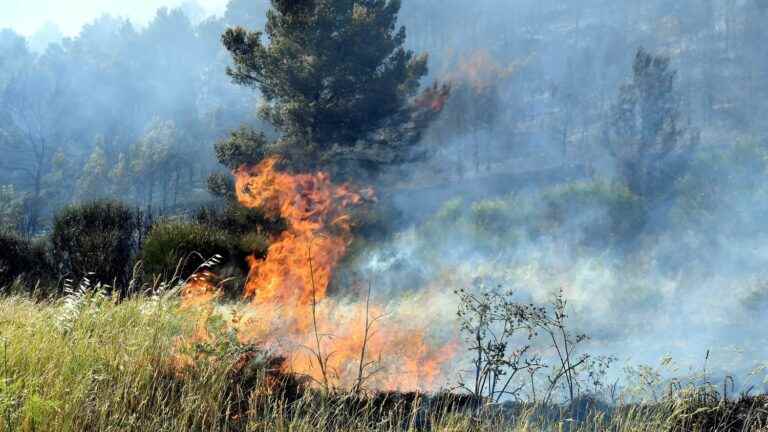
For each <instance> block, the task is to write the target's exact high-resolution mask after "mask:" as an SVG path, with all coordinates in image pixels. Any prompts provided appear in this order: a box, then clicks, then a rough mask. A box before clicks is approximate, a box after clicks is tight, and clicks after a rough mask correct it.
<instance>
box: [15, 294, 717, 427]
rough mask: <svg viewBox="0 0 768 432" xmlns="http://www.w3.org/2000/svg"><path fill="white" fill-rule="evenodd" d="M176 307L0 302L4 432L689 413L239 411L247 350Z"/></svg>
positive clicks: (280, 406)
mask: <svg viewBox="0 0 768 432" xmlns="http://www.w3.org/2000/svg"><path fill="white" fill-rule="evenodd" d="M177 298H178V295H177V294H176V293H174V292H170V293H168V294H166V295H162V296H152V297H149V296H144V297H136V298H132V299H129V300H125V301H117V300H116V299H114V298H111V297H109V296H104V295H99V294H75V295H70V296H68V297H66V298H64V299H61V300H55V301H50V302H34V301H32V300H29V299H27V298H25V297H20V296H9V297H1V298H0V431H17V430H19V431H190V430H191V431H307V432H309V431H317V430H332V431H333V430H335V431H393V430H434V431H457V432H458V431H519V432H522V431H531V432H533V431H582V432H586V431H617V432H622V431H627V432H630V431H632V432H634V431H643V432H651V431H664V430H673V428H672V425H673V424H675V419H677V420H678V421H677V424H678V425H679V424H680V422H679V418H680V416H681V415H685V414H684V413H686V412H688V411H690V410H689V409H688V408H689V407H688V406H687V405H685V404H686V402H681V401H680V400H678V401H670V402H667V403H661V404H658V405H655V406H653V407H647V406H646V407H640V406H635V407H630V406H628V407H618V408H617V409H616V410H615V411H614V412H613V413H593V414H592V415H590V416H588V420H585V421H582V422H578V423H577V422H574V421H572V420H570V419H569V415H568V414H567V413H555V414H554V415H553V414H552V412H553V408H552V407H549V408H547V409H545V408H544V407H530V406H518V407H517V408H515V409H508V410H500V409H498V407H490V408H484V409H480V410H479V411H475V412H470V411H465V412H453V413H452V412H447V411H441V410H434V411H433V410H429V409H427V410H425V409H418V408H414V409H412V410H410V411H409V410H404V411H400V412H397V413H396V414H394V415H393V414H388V415H381V412H380V407H376V406H366V407H365V408H364V409H362V410H360V409H358V410H356V411H354V412H353V411H352V410H350V409H349V406H350V405H349V404H348V403H347V402H348V400H347V402H345V398H346V397H347V396H344V395H333V397H330V396H329V395H326V394H323V393H321V392H310V393H308V394H307V395H306V396H305V397H303V398H301V399H299V400H298V401H293V402H291V403H290V405H289V402H288V401H286V400H285V399H282V398H280V397H275V396H264V395H260V396H258V397H254V396H252V397H251V398H250V399H249V400H246V403H245V409H244V410H241V411H238V409H237V408H235V406H234V404H233V397H234V394H233V392H232V384H233V383H232V382H231V381H232V378H231V368H232V365H233V364H234V362H235V361H236V359H237V358H238V356H239V355H240V354H241V353H242V352H238V351H237V350H238V347H237V345H236V344H231V345H226V344H224V345H222V346H199V344H198V345H196V344H194V343H191V342H190V341H192V340H193V339H192V337H193V334H194V331H195V328H194V327H195V322H196V321H195V319H194V317H193V316H190V314H191V313H193V312H190V311H185V310H183V309H182V308H181V307H180V304H179V301H178V300H177ZM214 330H215V329H214ZM222 338H223V339H225V338H226V336H225V335H222ZM184 341H186V343H185V342H184ZM201 352H203V353H205V355H200V353H201ZM182 354H187V355H189V356H190V357H189V358H192V359H196V360H194V367H185V366H183V365H182V364H183V362H180V360H179V359H180V358H181V357H182V356H181V355H182ZM211 359H216V360H215V361H212V360H211ZM547 413H548V414H547ZM683 430H690V431H698V430H702V429H697V428H696V427H695V426H692V427H691V428H689V429H683ZM702 432H703V430H702Z"/></svg>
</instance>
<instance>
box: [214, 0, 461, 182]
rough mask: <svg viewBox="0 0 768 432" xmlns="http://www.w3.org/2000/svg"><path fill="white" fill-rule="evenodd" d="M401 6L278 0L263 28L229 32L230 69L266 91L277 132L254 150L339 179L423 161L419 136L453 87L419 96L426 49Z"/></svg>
mask: <svg viewBox="0 0 768 432" xmlns="http://www.w3.org/2000/svg"><path fill="white" fill-rule="evenodd" d="M399 10H400V2H399V1H397V0H390V1H382V0H302V1H290V2H289V1H285V0H273V1H272V8H271V9H270V10H269V11H268V13H267V24H266V26H265V30H264V33H262V32H260V31H249V30H246V29H244V28H241V27H236V28H230V29H228V30H227V31H226V32H225V33H224V35H223V36H222V41H223V44H224V46H225V47H226V49H227V50H228V51H229V52H230V53H231V55H232V58H233V62H234V65H233V66H232V67H230V68H229V69H228V70H227V73H228V74H229V75H230V76H231V77H232V79H233V81H234V82H235V83H238V84H241V85H245V86H249V87H253V88H256V89H258V90H260V91H261V93H262V95H263V98H264V100H263V104H262V106H261V108H260V114H261V116H262V118H263V119H265V120H267V121H269V122H270V123H271V124H272V125H273V126H274V127H275V128H276V129H277V131H278V132H279V133H280V137H279V138H278V139H277V140H272V141H267V140H262V139H260V138H261V136H260V135H253V137H254V138H255V139H256V141H255V142H256V145H257V146H259V147H263V150H261V151H260V152H254V151H250V152H249V153H251V154H255V153H260V154H262V155H264V156H270V155H277V156H280V157H281V158H282V159H283V160H284V162H285V163H286V164H287V165H288V167H290V168H293V169H299V170H307V169H318V168H320V169H328V170H330V171H332V172H334V173H335V174H336V175H338V176H342V177H349V176H353V175H360V174H371V173H376V172H378V171H380V169H381V168H383V167H384V166H387V165H393V164H399V163H402V162H406V161H409V160H415V159H418V158H419V157H420V156H421V154H422V152H420V151H418V150H417V149H416V147H417V144H418V140H419V137H420V135H421V133H422V131H423V130H424V128H425V127H426V126H427V125H428V124H429V122H430V121H431V120H432V119H433V118H434V117H435V115H436V114H437V113H438V112H439V111H440V110H441V109H442V99H444V98H445V97H446V96H447V93H448V90H447V87H443V88H437V87H434V88H431V89H429V90H428V91H427V92H425V93H423V94H422V95H418V91H419V87H420V80H421V79H422V78H423V77H424V76H425V75H426V74H427V56H426V55H425V54H422V55H416V54H415V53H414V52H412V51H410V50H407V49H406V48H405V47H404V43H405V39H406V33H405V28H403V27H398V26H397V16H398V12H399ZM264 34H266V36H267V38H268V42H265V41H264V40H263V36H264ZM243 138H247V136H246V134H245V133H242V131H241V133H239V134H236V135H233V137H232V138H231V139H232V140H242V139H243ZM226 146H230V147H231V144H227V143H226V142H223V143H221V144H220V147H226ZM239 147H243V146H242V145H240V146H239ZM221 153H222V151H219V154H220V155H221ZM220 162H222V163H223V164H224V165H230V166H231V165H232V161H230V160H226V159H225V160H221V159H220ZM238 162H243V161H240V160H238ZM251 162H252V163H255V162H258V160H253V161H251Z"/></svg>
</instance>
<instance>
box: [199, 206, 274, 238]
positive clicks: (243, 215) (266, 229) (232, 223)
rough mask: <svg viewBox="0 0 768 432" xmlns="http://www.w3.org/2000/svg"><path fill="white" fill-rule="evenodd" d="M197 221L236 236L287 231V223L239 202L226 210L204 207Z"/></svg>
mask: <svg viewBox="0 0 768 432" xmlns="http://www.w3.org/2000/svg"><path fill="white" fill-rule="evenodd" d="M195 221H197V222H198V223H200V224H202V225H205V226H207V227H210V228H218V229H222V230H224V231H226V232H228V233H230V234H236V235H240V234H247V233H252V232H258V233H265V234H277V233H279V232H281V231H283V230H284V229H285V221H283V220H281V219H274V218H272V217H267V216H266V215H265V214H264V213H263V212H262V211H261V210H258V209H252V208H248V207H244V206H242V205H240V204H239V203H237V202H232V203H229V204H228V205H227V206H225V207H224V208H218V207H202V208H200V209H199V210H198V211H197V213H196V214H195Z"/></svg>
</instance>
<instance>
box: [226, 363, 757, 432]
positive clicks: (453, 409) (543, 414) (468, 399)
mask: <svg viewBox="0 0 768 432" xmlns="http://www.w3.org/2000/svg"><path fill="white" fill-rule="evenodd" d="M284 362H285V359H284V358H282V357H268V356H265V355H264V353H262V352H259V351H255V350H254V351H248V352H245V353H244V354H242V355H241V356H240V357H239V358H237V360H236V361H235V362H234V363H233V364H232V367H231V371H230V373H229V376H228V378H229V380H230V383H229V386H228V387H227V399H228V401H229V403H228V405H227V406H228V412H229V417H230V419H231V421H232V423H231V424H232V425H233V426H236V425H237V424H238V423H239V422H242V423H243V425H245V422H246V420H247V419H249V418H253V417H254V415H255V416H257V417H258V416H259V414H260V413H259V411H264V412H267V411H270V412H272V413H274V410H275V409H278V410H280V411H281V415H283V416H285V417H286V418H296V417H304V416H307V415H311V413H312V412H317V411H320V410H328V409H331V410H333V411H334V412H337V413H338V416H337V417H335V418H334V417H332V418H334V419H335V421H338V422H339V423H343V422H347V421H349V420H350V419H354V422H355V424H356V425H358V426H365V427H371V428H375V427H378V426H381V425H383V424H384V425H387V427H388V428H389V430H391V429H396V430H424V431H428V430H433V426H434V425H435V422H436V421H437V419H443V418H445V416H450V415H458V416H463V417H469V418H471V419H472V421H473V422H477V423H478V425H480V424H482V423H483V422H486V421H493V422H494V423H496V424H498V423H499V422H502V424H503V423H507V422H508V424H515V422H516V421H517V420H519V419H522V418H527V419H529V420H530V421H531V423H532V424H540V425H552V424H559V425H561V426H562V429H561V430H582V429H581V427H582V426H585V425H590V424H596V419H600V420H599V421H600V422H601V424H603V425H609V424H611V420H612V419H614V418H616V419H620V418H635V419H640V420H641V421H642V420H643V419H646V420H647V421H648V422H649V423H650V422H652V421H657V422H658V429H657V430H660V431H668V432H704V431H722V432H731V431H733V432H736V431H739V432H741V431H768V395H746V394H743V395H741V396H739V397H738V398H723V397H722V396H721V395H720V394H719V393H718V392H717V391H713V390H704V389H698V390H695V391H693V392H692V393H691V394H689V395H687V396H685V397H683V396H679V397H669V398H668V399H666V400H663V401H661V402H657V403H645V404H621V405H612V404H609V403H606V402H604V401H601V400H598V399H596V398H592V397H589V396H583V397H580V398H578V399H577V400H575V401H574V402H573V403H571V404H547V405H542V404H531V403H527V402H512V401H508V402H504V403H501V404H490V403H488V401H486V400H484V399H482V398H479V397H476V396H473V395H469V394H462V393H452V392H447V391H446V392H438V393H434V394H426V393H419V392H398V391H364V392H357V393H351V392H342V391H325V390H322V389H319V388H318V387H317V386H316V385H312V383H311V381H310V380H309V379H308V378H306V377H303V376H299V375H296V374H292V373H286V372H283V366H284ZM325 421H326V422H334V420H329V419H326V420H325ZM317 426H318V428H319V429H318V430H321V429H329V430H330V429H334V428H336V427H338V424H318V425H317ZM234 430H237V428H236V427H234ZM600 430H613V429H611V428H610V427H608V429H600ZM617 430H618V429H617Z"/></svg>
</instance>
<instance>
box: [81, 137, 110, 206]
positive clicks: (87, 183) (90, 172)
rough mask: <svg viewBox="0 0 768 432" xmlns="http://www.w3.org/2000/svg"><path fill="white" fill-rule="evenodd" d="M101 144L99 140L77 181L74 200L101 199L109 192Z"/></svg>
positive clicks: (101, 140)
mask: <svg viewBox="0 0 768 432" xmlns="http://www.w3.org/2000/svg"><path fill="white" fill-rule="evenodd" d="M102 143H103V139H102V138H99V140H98V142H97V143H96V145H95V146H94V148H93V151H92V152H91V156H90V157H89V158H88V161H87V162H86V163H85V166H84V167H83V171H82V173H81V174H80V178H79V179H78V180H77V192H76V194H75V198H76V199H77V200H78V201H90V200H94V199H97V198H103V197H104V196H105V195H106V194H107V192H108V190H109V168H108V166H107V158H106V155H105V154H104V148H103V144H102Z"/></svg>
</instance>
